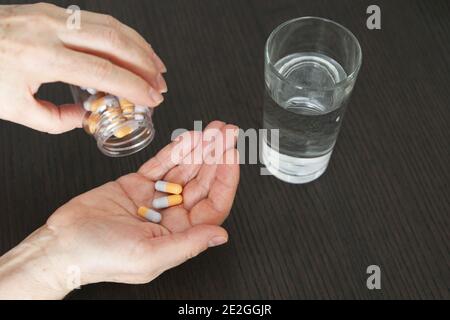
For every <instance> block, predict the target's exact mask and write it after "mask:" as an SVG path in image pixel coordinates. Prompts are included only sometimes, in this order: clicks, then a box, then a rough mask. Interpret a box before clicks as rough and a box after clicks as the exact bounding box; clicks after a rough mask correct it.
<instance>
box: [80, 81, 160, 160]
mask: <svg viewBox="0 0 450 320" xmlns="http://www.w3.org/2000/svg"><path fill="white" fill-rule="evenodd" d="M71 90H72V95H73V97H74V100H75V102H76V103H79V104H81V105H82V106H83V108H84V109H85V110H86V114H85V116H84V120H83V128H84V130H85V131H86V132H87V133H88V134H89V135H91V136H93V137H94V138H95V140H96V141H97V146H98V148H99V149H100V150H101V151H102V152H103V153H104V154H106V155H108V156H111V157H120V156H127V155H130V154H133V153H135V152H138V151H140V150H142V149H143V148H145V147H146V146H148V145H149V144H150V142H151V141H152V140H153V137H154V134H155V131H154V127H153V122H152V109H151V108H148V107H146V106H139V105H135V104H133V103H131V102H130V101H128V100H126V99H124V98H120V97H117V96H114V95H111V94H108V93H105V92H100V91H97V90H96V89H93V88H83V87H76V86H71Z"/></svg>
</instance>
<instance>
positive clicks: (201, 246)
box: [149, 225, 228, 274]
mask: <svg viewBox="0 0 450 320" xmlns="http://www.w3.org/2000/svg"><path fill="white" fill-rule="evenodd" d="M227 241H228V234H227V232H226V231H225V229H223V228H221V227H218V226H209V225H202V226H196V227H193V228H191V229H188V230H186V231H184V232H181V233H173V234H171V235H168V236H164V237H161V238H155V239H152V240H150V243H149V245H150V246H151V255H150V256H151V257H152V262H153V264H154V267H155V269H156V270H157V273H158V274H159V273H162V272H164V271H165V270H168V269H170V268H173V267H175V266H177V265H179V264H181V263H183V262H185V261H186V260H189V259H191V258H193V257H195V256H197V255H198V254H200V253H201V252H203V251H205V250H206V249H207V248H208V247H214V246H218V245H221V244H224V243H225V242H227Z"/></svg>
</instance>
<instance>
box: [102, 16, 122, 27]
mask: <svg viewBox="0 0 450 320" xmlns="http://www.w3.org/2000/svg"><path fill="white" fill-rule="evenodd" d="M103 20H104V23H105V24H106V25H107V26H108V27H110V28H113V29H117V28H118V27H119V21H118V20H117V19H116V18H114V17H113V16H110V15H108V14H105V15H104V18H103Z"/></svg>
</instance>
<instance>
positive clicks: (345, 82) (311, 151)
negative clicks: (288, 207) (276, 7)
mask: <svg viewBox="0 0 450 320" xmlns="http://www.w3.org/2000/svg"><path fill="white" fill-rule="evenodd" d="M361 61H362V53H361V47H360V45H359V43H358V40H357V39H356V38H355V36H354V35H353V34H352V33H351V32H350V31H349V30H348V29H346V28H345V27H343V26H342V25H340V24H338V23H336V22H333V21H330V20H327V19H323V18H317V17H302V18H297V19H293V20H290V21H287V22H285V23H283V24H282V25H280V26H278V27H277V28H276V29H275V30H274V31H273V32H272V33H271V35H270V36H269V39H268V40H267V43H266V47H265V71H264V74H265V86H266V90H265V98H264V111H263V127H264V129H268V130H266V132H267V134H266V135H265V138H264V141H263V143H262V160H263V162H264V164H265V165H266V167H267V169H268V170H269V172H270V173H272V174H273V175H274V176H276V177H277V178H279V179H281V180H283V181H286V182H289V183H307V182H310V181H313V180H315V179H317V178H318V177H319V176H321V175H322V174H323V173H324V172H325V170H326V168H327V166H328V162H329V160H330V157H331V154H332V152H333V148H334V145H335V143H336V139H337V136H338V133H339V128H340V126H341V123H342V120H343V117H344V112H345V110H346V106H347V103H348V101H349V98H350V94H351V92H352V89H353V86H354V84H355V81H356V78H357V75H358V71H359V69H360V66H361Z"/></svg>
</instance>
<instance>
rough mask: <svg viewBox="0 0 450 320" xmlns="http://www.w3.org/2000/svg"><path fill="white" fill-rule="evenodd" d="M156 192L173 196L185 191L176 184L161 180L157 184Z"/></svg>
mask: <svg viewBox="0 0 450 320" xmlns="http://www.w3.org/2000/svg"><path fill="white" fill-rule="evenodd" d="M155 190H157V191H161V192H165V193H171V194H180V193H181V192H182V191H183V187H182V186H181V185H179V184H176V183H172V182H167V181H162V180H159V181H156V183H155Z"/></svg>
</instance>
